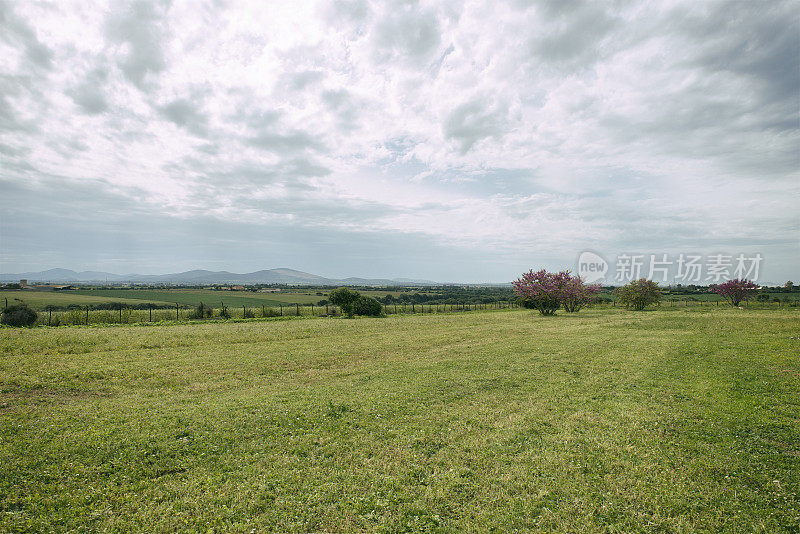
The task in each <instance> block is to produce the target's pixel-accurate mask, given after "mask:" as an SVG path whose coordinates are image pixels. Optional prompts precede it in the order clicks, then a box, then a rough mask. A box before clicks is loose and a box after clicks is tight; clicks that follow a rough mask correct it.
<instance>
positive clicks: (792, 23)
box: [673, 2, 800, 112]
mask: <svg viewBox="0 0 800 534" xmlns="http://www.w3.org/2000/svg"><path fill="white" fill-rule="evenodd" d="M711 6H712V7H713V11H712V13H710V14H707V13H703V14H702V15H700V14H696V13H692V12H690V13H681V12H680V11H678V12H677V13H675V14H674V15H673V16H675V17H676V18H678V19H679V20H678V21H676V26H678V29H679V31H681V32H682V33H683V34H684V35H687V36H689V38H690V39H692V40H694V41H695V42H696V43H697V51H698V52H697V56H696V57H695V58H694V60H693V61H694V63H695V64H697V65H699V66H701V67H702V68H704V69H707V70H710V71H727V72H731V73H734V74H737V75H740V76H744V77H749V78H751V79H753V80H754V81H755V82H757V84H758V85H759V89H760V91H759V94H761V95H762V96H763V101H764V102H775V101H780V102H783V103H784V104H785V105H786V106H787V108H788V109H787V111H795V112H796V111H797V105H798V95H800V68H798V56H799V55H800V11H798V9H797V8H798V5H797V3H796V2H769V3H758V2H754V3H747V2H740V3H735V4H733V5H731V4H728V3H722V2H721V3H718V4H711Z"/></svg>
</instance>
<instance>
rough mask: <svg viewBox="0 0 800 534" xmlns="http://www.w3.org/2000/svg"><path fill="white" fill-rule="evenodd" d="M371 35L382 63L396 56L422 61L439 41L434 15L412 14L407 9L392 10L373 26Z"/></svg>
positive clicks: (410, 9) (409, 9) (411, 10)
mask: <svg viewBox="0 0 800 534" xmlns="http://www.w3.org/2000/svg"><path fill="white" fill-rule="evenodd" d="M374 32H375V43H376V45H377V47H378V50H379V55H383V56H384V57H383V58H382V59H383V60H387V59H388V58H391V57H396V58H400V59H407V60H410V61H412V62H420V61H426V60H428V59H429V58H430V55H431V53H433V52H435V51H436V49H437V48H438V46H439V43H440V40H441V34H440V31H439V22H438V20H437V19H436V16H435V15H434V14H431V13H420V12H415V11H414V10H413V9H412V8H411V7H410V6H405V7H404V8H399V9H394V10H392V11H391V14H390V15H388V16H387V17H386V18H385V19H383V20H382V21H381V22H379V23H378V24H377V26H376V27H375V29H374Z"/></svg>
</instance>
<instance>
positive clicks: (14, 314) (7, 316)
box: [0, 303, 39, 326]
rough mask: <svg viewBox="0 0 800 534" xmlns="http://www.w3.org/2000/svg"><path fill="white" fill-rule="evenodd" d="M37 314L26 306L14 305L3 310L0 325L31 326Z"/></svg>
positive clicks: (37, 316)
mask: <svg viewBox="0 0 800 534" xmlns="http://www.w3.org/2000/svg"><path fill="white" fill-rule="evenodd" d="M38 318H39V314H38V313H36V312H35V311H34V310H32V309H30V308H29V307H28V305H27V304H24V303H23V304H14V305H13V306H9V307H8V308H6V309H5V310H3V317H2V318H0V323H3V324H5V325H8V326H33V325H35V324H36V320H37V319H38Z"/></svg>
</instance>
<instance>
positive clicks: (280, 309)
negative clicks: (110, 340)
mask: <svg viewBox="0 0 800 534" xmlns="http://www.w3.org/2000/svg"><path fill="white" fill-rule="evenodd" d="M798 302H799V301H797V300H790V301H788V302H758V301H749V302H743V303H742V304H741V306H742V307H744V308H752V309H775V308H782V307H796V306H798ZM727 306H728V303H727V302H725V301H723V300H696V299H691V298H666V299H662V301H661V304H660V307H662V308H679V307H727ZM382 307H383V313H384V314H385V315H400V314H435V313H461V312H468V311H477V310H502V309H509V308H519V305H518V304H516V303H515V302H513V301H502V302H492V303H480V304H466V303H464V304H383V305H382ZM591 307H596V308H615V307H620V305H619V304H618V303H616V302H604V303H598V304H593V305H591ZM206 309H207V310H208V309H210V308H206ZM196 314H197V308H195V307H187V306H183V307H181V306H180V305H178V304H176V305H175V307H174V308H171V309H164V308H155V307H151V308H150V309H132V308H125V307H122V308H119V309H117V310H90V309H89V308H84V309H73V310H67V311H52V310H51V311H41V312H39V318H38V321H37V324H38V325H41V326H64V325H91V324H136V323H158V322H166V321H171V322H174V321H177V322H181V321H191V320H196V319H200V318H199V317H196ZM225 314H227V315H228V317H224V315H225ZM341 315H342V312H341V310H340V309H339V307H337V306H333V305H327V306H320V305H315V304H286V305H283V306H277V307H268V306H260V307H259V306H254V307H250V306H242V307H237V308H234V307H230V306H221V307H218V308H216V309H213V311H212V315H211V316H210V317H203V318H202V319H206V320H222V319H232V320H243V319H265V318H274V317H327V316H341Z"/></svg>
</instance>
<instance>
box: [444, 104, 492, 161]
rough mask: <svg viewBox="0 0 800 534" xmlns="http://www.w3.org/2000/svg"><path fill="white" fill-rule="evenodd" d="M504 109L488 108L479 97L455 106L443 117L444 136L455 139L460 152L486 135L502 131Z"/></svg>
mask: <svg viewBox="0 0 800 534" xmlns="http://www.w3.org/2000/svg"><path fill="white" fill-rule="evenodd" d="M505 124H506V110H505V108H504V107H503V106H495V107H494V109H491V108H488V107H487V106H486V104H485V103H484V102H483V101H482V100H479V99H476V100H472V101H471V102H467V103H466V104H462V105H460V106H458V107H457V108H455V109H454V110H453V111H452V112H450V114H449V115H448V117H447V119H445V121H444V124H443V131H444V135H445V137H447V138H448V139H453V140H455V141H457V142H458V143H459V145H460V150H461V153H462V154H466V153H467V152H468V151H469V149H470V148H472V146H473V145H474V144H475V143H477V142H478V141H480V140H481V139H485V138H487V137H499V136H502V134H503V133H504V129H505Z"/></svg>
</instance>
